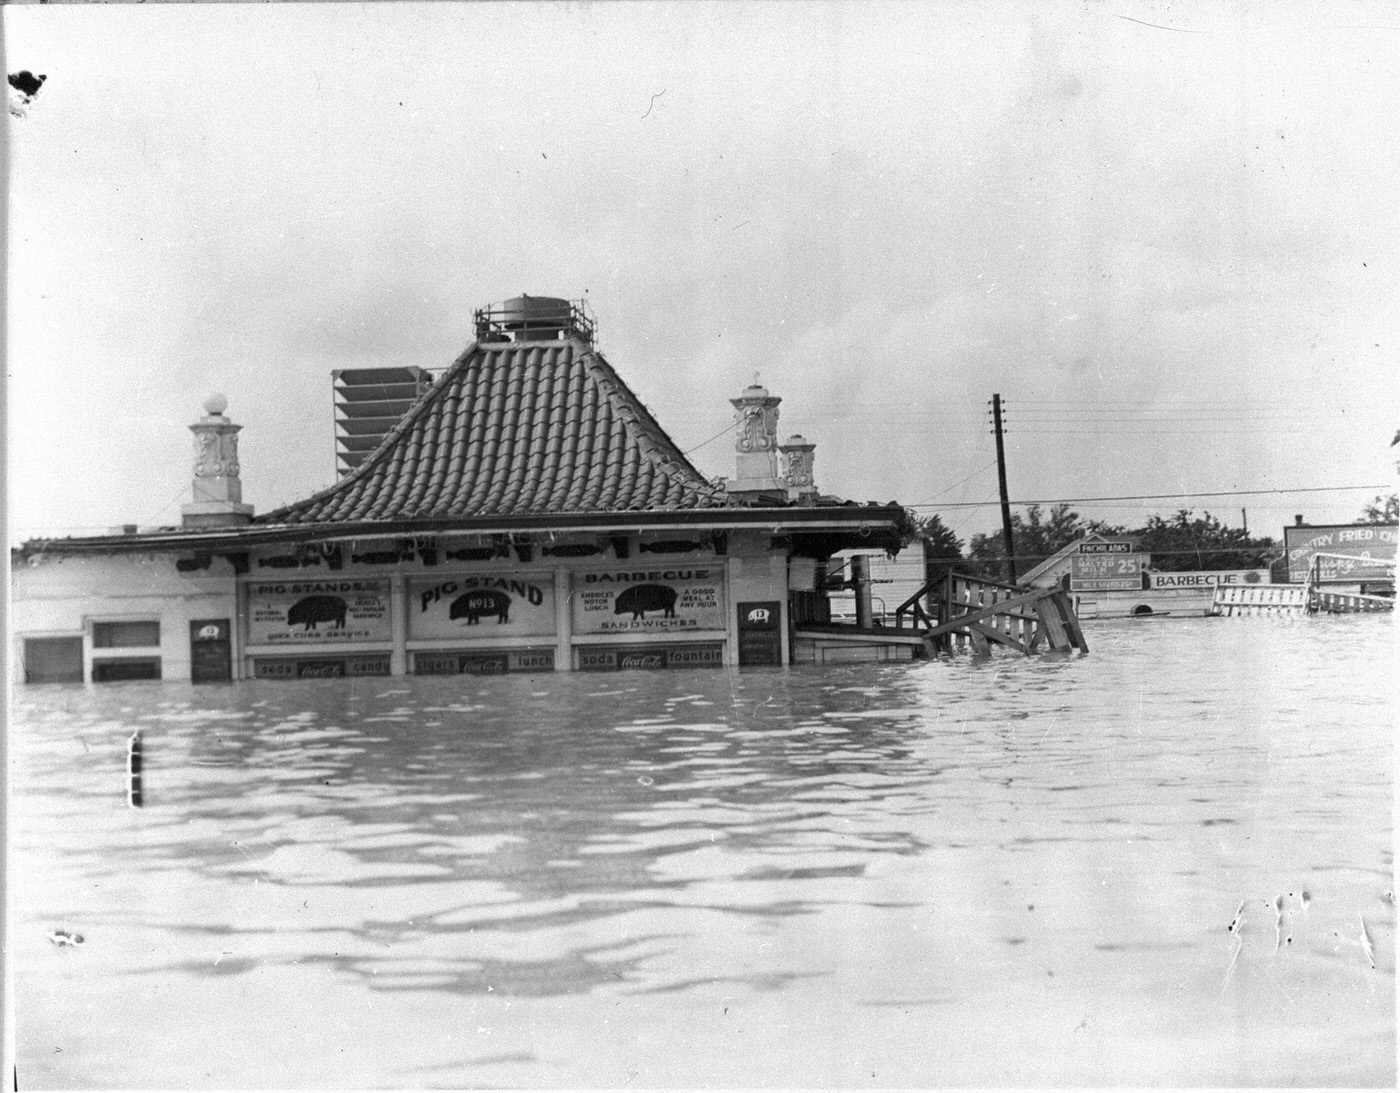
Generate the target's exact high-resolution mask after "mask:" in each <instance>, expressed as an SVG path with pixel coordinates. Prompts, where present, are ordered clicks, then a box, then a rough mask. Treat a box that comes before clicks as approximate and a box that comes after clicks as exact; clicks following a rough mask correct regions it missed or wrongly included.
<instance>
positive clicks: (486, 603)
mask: <svg viewBox="0 0 1400 1093" xmlns="http://www.w3.org/2000/svg"><path fill="white" fill-rule="evenodd" d="M447 617H448V618H449V619H462V618H464V619H466V620H467V625H468V626H475V625H476V624H477V623H478V622H480V621H481V620H482V619H483V618H490V617H494V618H495V620H496V622H497V624H498V625H499V624H503V623H508V622H510V597H509V596H507V595H506V594H505V593H504V592H485V591H482V590H481V589H474V590H472V591H471V592H467V593H465V594H463V595H461V596H458V597H457V598H456V599H455V600H453V601H452V606H451V607H449V608H448V609H447Z"/></svg>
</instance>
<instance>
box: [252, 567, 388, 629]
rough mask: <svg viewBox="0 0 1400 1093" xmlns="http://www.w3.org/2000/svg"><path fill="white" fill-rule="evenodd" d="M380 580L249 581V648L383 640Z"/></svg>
mask: <svg viewBox="0 0 1400 1093" xmlns="http://www.w3.org/2000/svg"><path fill="white" fill-rule="evenodd" d="M389 639H390V628H389V582H388V581H385V580H360V579H354V578H349V579H346V580H323V581H254V582H252V583H251V584H249V585H248V644H249V645H339V644H342V643H345V642H351V641H388V640H389Z"/></svg>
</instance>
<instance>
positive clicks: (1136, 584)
mask: <svg viewBox="0 0 1400 1093" xmlns="http://www.w3.org/2000/svg"><path fill="white" fill-rule="evenodd" d="M1122 545H1123V546H1128V545H1129V544H1126V543H1124V544H1122ZM1118 546H1119V544H1118V543H1112V542H1098V543H1081V544H1080V547H1079V549H1080V553H1078V554H1071V555H1070V556H1069V586H1070V588H1071V589H1072V590H1073V591H1075V592H1127V591H1131V590H1133V589H1141V588H1142V571H1143V569H1144V563H1145V562H1146V557H1145V556H1144V555H1142V554H1132V553H1128V552H1127V551H1125V550H1120V549H1118ZM1105 547H1112V548H1114V549H1112V550H1105V549H1103V548H1105ZM1085 548H1090V549H1088V550H1086V549H1085Z"/></svg>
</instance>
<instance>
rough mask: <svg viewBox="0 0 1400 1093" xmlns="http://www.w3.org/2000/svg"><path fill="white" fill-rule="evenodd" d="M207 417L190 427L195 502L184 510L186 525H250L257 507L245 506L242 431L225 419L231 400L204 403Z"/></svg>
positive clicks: (219, 398) (212, 397)
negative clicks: (241, 471) (241, 472)
mask: <svg viewBox="0 0 1400 1093" xmlns="http://www.w3.org/2000/svg"><path fill="white" fill-rule="evenodd" d="M202 405H203V407H204V414H205V416H204V417H203V418H201V419H200V420H199V421H197V422H195V423H194V424H193V425H191V426H190V432H191V433H193V434H194V484H193V493H194V503H193V504H190V505H185V506H183V507H182V509H181V512H182V513H183V518H184V523H185V525H186V526H196V527H203V526H212V525H225V524H246V523H247V522H248V521H249V520H250V519H252V515H253V507H252V506H251V505H245V504H243V483H242V480H240V479H239V477H238V471H239V467H238V432H239V430H240V429H242V428H243V426H242V425H235V424H233V422H231V421H229V419H228V418H226V417H224V411H225V410H227V409H228V399H227V398H225V397H224V396H223V395H210V396H209V397H208V398H206V399H205V400H204V402H203V404H202Z"/></svg>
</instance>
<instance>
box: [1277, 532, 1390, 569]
mask: <svg viewBox="0 0 1400 1093" xmlns="http://www.w3.org/2000/svg"><path fill="white" fill-rule="evenodd" d="M1396 539H1397V529H1396V526H1395V525H1394V524H1333V525H1330V526H1327V527H1298V526H1297V525H1294V526H1292V527H1286V528H1284V529H1283V544H1284V547H1285V548H1286V549H1287V551H1288V579H1289V581H1290V582H1293V583H1296V584H1302V583H1303V582H1304V581H1306V580H1307V579H1308V571H1309V569H1311V568H1312V564H1313V558H1314V556H1315V555H1322V557H1320V558H1318V559H1317V565H1318V570H1319V574H1318V575H1319V576H1320V577H1321V578H1322V580H1324V581H1383V580H1386V579H1387V578H1389V579H1394V577H1395V544H1396Z"/></svg>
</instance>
